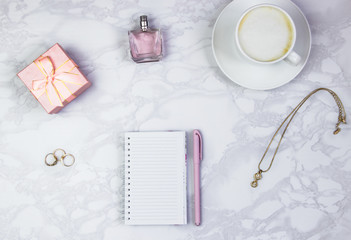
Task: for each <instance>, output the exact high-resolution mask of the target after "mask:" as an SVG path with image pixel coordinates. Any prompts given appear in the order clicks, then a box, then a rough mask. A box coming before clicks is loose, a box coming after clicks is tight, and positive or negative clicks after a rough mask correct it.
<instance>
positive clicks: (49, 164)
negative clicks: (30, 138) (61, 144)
mask: <svg viewBox="0 0 351 240" xmlns="http://www.w3.org/2000/svg"><path fill="white" fill-rule="evenodd" d="M49 156H53V158H54V161H53V162H51V161H50V162H48V157H49ZM57 161H58V160H57V157H56V156H55V154H53V153H48V154H46V156H45V164H46V165H47V166H55V165H56V164H57Z"/></svg>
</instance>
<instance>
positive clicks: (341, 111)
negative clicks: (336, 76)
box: [251, 88, 346, 188]
mask: <svg viewBox="0 0 351 240" xmlns="http://www.w3.org/2000/svg"><path fill="white" fill-rule="evenodd" d="M321 90H324V91H327V92H329V93H330V94H331V95H332V96H333V98H334V100H335V102H336V105H337V106H338V108H339V116H338V122H337V123H336V126H335V131H334V135H336V134H338V133H339V132H340V130H341V129H340V127H339V125H340V124H341V123H343V124H346V112H345V108H344V105H343V104H342V102H341V100H340V98H339V97H338V95H337V94H336V93H335V92H333V91H332V90H330V89H328V88H317V89H315V90H314V91H312V92H310V93H309V94H308V95H307V96H306V97H305V98H304V99H302V101H301V102H300V103H299V104H298V105H297V106H296V107H295V108H294V109H293V110H292V111H291V113H290V114H289V115H288V116H287V117H286V118H285V119H284V121H283V122H282V123H281V124H280V126H279V127H278V129H277V131H276V132H275V133H274V135H273V137H272V139H271V141H270V142H269V144H268V146H267V148H266V151H265V152H264V153H263V156H262V158H261V161H260V162H259V164H258V172H257V173H255V174H254V180H253V181H252V182H251V187H253V188H255V187H257V185H258V184H257V181H258V180H260V179H261V178H262V173H264V172H268V171H269V169H271V167H272V164H273V161H274V158H275V155H276V154H277V152H278V149H279V146H280V143H281V141H282V139H283V137H284V134H285V132H286V130H287V129H288V127H289V125H290V122H291V120H292V119H293V118H294V116H295V115H296V113H297V111H298V110H299V109H300V108H301V106H302V105H303V104H304V103H305V102H306V101H307V99H309V98H310V97H311V96H312V95H313V94H315V93H316V92H318V91H321ZM289 118H290V120H289V121H288V122H287V124H286V126H285V128H284V130H283V133H282V135H281V137H280V139H279V142H278V145H277V147H276V149H275V151H274V154H273V157H272V160H271V162H270V164H269V166H268V168H267V169H266V170H263V169H261V163H262V161H263V159H264V157H265V156H266V154H267V152H268V150H269V148H270V146H271V144H272V142H273V140H274V138H275V137H276V136H277V134H278V132H279V130H280V129H281V128H282V126H283V125H284V124H285V122H286V121H287V120H288V119H289Z"/></svg>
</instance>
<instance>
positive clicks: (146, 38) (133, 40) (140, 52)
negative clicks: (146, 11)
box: [128, 15, 162, 63]
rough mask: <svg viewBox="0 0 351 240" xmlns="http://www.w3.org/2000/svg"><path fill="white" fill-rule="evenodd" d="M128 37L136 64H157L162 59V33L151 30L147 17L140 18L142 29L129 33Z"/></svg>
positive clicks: (157, 30)
mask: <svg viewBox="0 0 351 240" xmlns="http://www.w3.org/2000/svg"><path fill="white" fill-rule="evenodd" d="M128 35H129V43H130V53H131V55H132V59H133V61H134V62H137V63H142V62H155V61H159V60H160V59H161V58H162V36H161V32H160V30H159V29H150V28H149V23H148V21H147V16H145V15H143V16H140V29H136V30H132V31H129V32H128Z"/></svg>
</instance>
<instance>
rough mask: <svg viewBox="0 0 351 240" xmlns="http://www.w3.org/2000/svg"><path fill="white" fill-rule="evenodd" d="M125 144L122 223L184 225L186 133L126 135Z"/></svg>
mask: <svg viewBox="0 0 351 240" xmlns="http://www.w3.org/2000/svg"><path fill="white" fill-rule="evenodd" d="M125 142H126V145H125V161H126V164H125V165H126V169H125V184H126V189H125V223H126V224H130V225H161V224H162V225H164V224H186V222H187V214H186V213H187V210H186V206H187V203H186V145H185V144H186V136H185V132H181V131H179V132H128V133H126V134H125Z"/></svg>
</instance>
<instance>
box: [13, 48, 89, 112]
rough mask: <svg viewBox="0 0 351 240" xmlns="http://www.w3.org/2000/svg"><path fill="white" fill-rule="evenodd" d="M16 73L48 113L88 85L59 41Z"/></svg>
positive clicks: (61, 106)
mask: <svg viewBox="0 0 351 240" xmlns="http://www.w3.org/2000/svg"><path fill="white" fill-rule="evenodd" d="M17 76H18V77H19V78H20V79H21V80H22V81H23V82H24V84H25V85H26V86H27V88H28V89H29V90H30V91H31V93H32V94H33V95H34V97H35V98H36V99H37V100H38V101H39V102H40V104H41V105H42V106H43V108H44V109H45V110H46V111H47V112H48V113H50V114H52V113H58V112H59V111H60V110H61V109H62V108H64V107H65V106H66V105H67V104H68V103H70V102H71V101H72V100H73V99H75V98H76V97H77V96H79V95H80V94H81V93H82V92H84V91H85V90H86V89H87V88H88V87H90V85H91V83H90V82H89V81H88V80H87V79H86V78H85V76H84V75H83V74H82V73H81V72H80V71H79V69H78V66H77V64H75V62H74V61H73V60H72V59H70V57H69V56H68V55H67V54H66V53H65V51H64V50H63V49H62V47H61V46H60V45H59V44H58V43H56V44H55V45H54V46H52V47H51V48H50V49H49V50H47V51H46V52H45V53H44V54H43V55H41V56H40V57H39V58H37V59H36V60H34V61H33V63H31V64H30V65H28V66H27V67H26V68H25V69H23V70H22V71H21V72H19V73H18V74H17Z"/></svg>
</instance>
